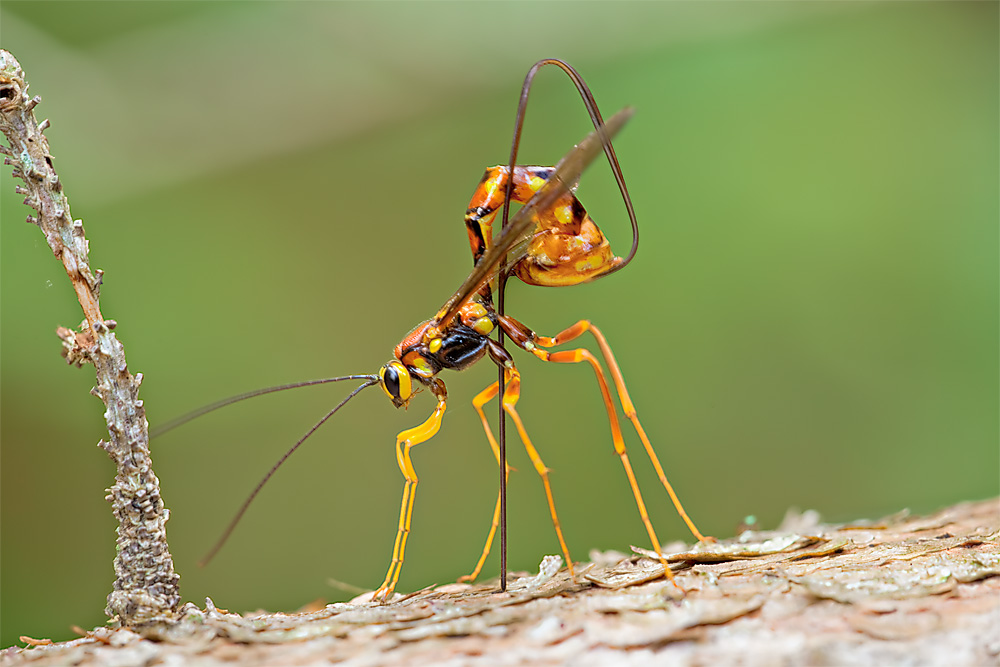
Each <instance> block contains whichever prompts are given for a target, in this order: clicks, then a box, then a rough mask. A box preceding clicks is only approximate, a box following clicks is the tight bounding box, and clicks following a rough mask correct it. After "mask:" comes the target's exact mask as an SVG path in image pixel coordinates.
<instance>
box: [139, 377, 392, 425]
mask: <svg viewBox="0 0 1000 667" xmlns="http://www.w3.org/2000/svg"><path fill="white" fill-rule="evenodd" d="M342 380H371V381H373V382H378V376H377V375H344V376H341V377H336V378H323V379H320V380H306V381H304V382H292V383H291V384H279V385H276V386H274V387H264V388H263V389H254V390H253V391H248V392H246V393H245V394H237V395H236V396H230V397H229V398H224V399H222V400H221V401H216V402H215V403H210V404H208V405H205V406H202V407H200V408H198V409H197V410H192V411H191V412H189V413H187V414H184V415H181V416H180V417H175V418H173V419H171V420H170V421H168V422H166V423H165V424H160V425H159V426H157V427H156V428H152V429H150V430H149V437H150V438H155V437H157V436H159V435H163V434H164V433H166V432H167V431H172V430H174V429H175V428H177V427H178V426H182V425H184V424H187V423H188V422H189V421H191V420H192V419H196V418H198V417H201V416H202V415H205V414H208V413H209V412H212V411H213V410H218V409H219V408H224V407H226V406H227V405H232V404H233V403H239V402H240V401H245V400H246V399H248V398H253V397H254V396H263V395H264V394H273V393H274V392H276V391H284V390H286V389H298V388H299V387H312V386H313V385H317V384H327V383H330V382H341V381H342Z"/></svg>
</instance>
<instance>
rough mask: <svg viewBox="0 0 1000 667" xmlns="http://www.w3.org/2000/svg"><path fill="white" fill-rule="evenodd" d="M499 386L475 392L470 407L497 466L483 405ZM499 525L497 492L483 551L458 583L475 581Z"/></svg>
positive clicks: (497, 455) (497, 448)
mask: <svg viewBox="0 0 1000 667" xmlns="http://www.w3.org/2000/svg"><path fill="white" fill-rule="evenodd" d="M499 386H500V385H499V383H497V382H494V383H493V384H491V385H490V386H489V387H487V388H486V389H484V390H482V391H481V392H479V393H478V394H476V397H475V398H473V399H472V407H474V408H475V409H476V412H477V413H479V419H480V421H482V423H483V431H485V432H486V439H487V440H488V441H489V443H490V449H491V450H493V457H494V458H495V459H496V460H497V465H498V466H499V465H500V446H499V445H497V441H496V438H494V437H493V430H492V429H491V428H490V423H489V422H488V421H487V420H486V413H485V412H483V406H484V405H486V404H487V403H489V402H490V401H492V400H493V399H494V398H495V397H496V395H497V392H498V391H499ZM511 470H513V468H511V467H510V466H509V465H508V466H507V468H506V470H505V471H504V475H506V476H507V477H510V471H511ZM499 525H500V494H499V492H498V493H497V503H496V506H495V507H494V508H493V523H492V524H491V525H490V532H489V535H487V537H486V545H485V546H484V547H483V553H482V555H481V556H480V557H479V562H477V563H476V568H475V569H474V570H473V571H472V573H471V574H466V575H464V576H461V577H459V578H458V581H459V582H460V583H461V582H468V581H475V580H476V577H478V576H479V573H480V572H481V571H482V569H483V564H484V563H486V558H487V556H489V555H490V548H491V547H492V545H493V538H494V537H496V533H497V526H499Z"/></svg>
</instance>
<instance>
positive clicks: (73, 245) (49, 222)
mask: <svg viewBox="0 0 1000 667" xmlns="http://www.w3.org/2000/svg"><path fill="white" fill-rule="evenodd" d="M27 89H28V86H27V85H26V84H25V82H24V72H23V71H22V70H21V66H20V64H19V63H18V62H17V60H16V59H15V58H14V56H12V55H11V54H10V53H9V52H8V51H4V50H0V130H2V131H3V133H4V135H5V136H6V137H7V141H8V142H9V143H10V147H9V148H8V147H6V146H0V152H2V153H3V154H4V155H5V156H6V157H5V159H4V162H5V163H6V164H9V165H12V166H13V168H14V169H13V175H14V177H15V178H20V179H22V180H23V181H24V182H25V186H24V187H22V186H16V187H15V191H16V192H17V193H18V194H23V195H25V200H24V203H25V204H27V205H28V206H30V207H31V208H33V209H35V211H36V212H37V213H38V217H37V218H36V217H34V216H30V215H29V216H28V222H30V223H32V224H35V225H38V226H39V227H40V228H41V230H42V233H43V234H44V235H45V240H46V241H47V242H48V244H49V247H50V248H52V252H53V253H54V254H55V256H56V258H58V259H59V260H60V261H61V262H62V263H63V266H64V267H65V268H66V273H67V275H68V276H69V279H70V281H71V282H72V283H73V289H74V290H75V291H76V295H77V298H78V299H79V301H80V306H81V307H82V308H83V313H84V316H85V318H86V320H85V323H84V325H83V326H81V331H80V332H73V331H70V330H69V329H65V328H63V327H59V329H58V330H57V333H58V335H59V337H60V338H62V339H63V347H64V349H63V355H64V356H65V357H66V360H67V362H69V363H72V364H76V365H77V366H80V365H82V364H84V363H93V364H94V367H95V369H96V372H97V386H96V387H94V389H93V390H92V393H93V394H94V395H95V396H97V397H98V398H100V399H101V400H102V401H104V404H105V406H107V411H106V412H105V413H104V417H105V419H106V420H107V423H108V433H109V434H110V440H109V441H104V440H102V441H101V442H100V443H99V445H100V447H102V448H103V449H104V450H105V451H106V452H107V453H108V456H110V457H111V460H112V461H114V462H115V466H116V468H117V473H116V475H115V483H114V485H113V486H112V487H111V488H110V489H109V490H108V496H107V500H109V501H110V502H111V505H112V508H113V510H114V514H115V517H116V518H117V519H118V544H117V549H116V555H115V563H114V566H115V576H116V578H115V583H114V590H113V591H112V592H111V594H110V595H108V606H107V609H106V610H105V611H106V612H107V614H108V615H109V616H116V615H117V616H118V618H119V619H120V621H121V622H122V623H124V624H126V625H129V624H134V623H141V622H143V621H146V620H149V619H152V618H154V617H156V616H158V615H160V614H164V613H166V612H169V611H172V610H173V609H175V608H176V607H177V604H178V602H179V600H180V595H179V592H178V586H177V581H178V579H179V577H178V575H177V574H176V573H175V572H174V564H173V560H172V558H171V557H170V550H169V549H168V547H167V533H166V526H165V524H166V522H167V519H168V518H169V511H168V510H167V509H166V508H165V507H164V506H163V500H162V499H161V498H160V483H159V480H158V479H157V478H156V475H155V474H153V462H152V460H151V458H150V455H149V436H148V433H147V423H146V413H145V410H144V409H143V405H142V401H141V400H139V385H140V384H141V383H142V374H141V373H138V374H136V375H135V376H133V375H132V374H131V373H129V371H128V367H127V365H126V363H125V349H124V348H123V347H122V344H121V343H120V342H119V341H118V339H117V337H116V336H115V334H114V333H113V332H112V329H114V328H115V322H114V320H105V319H104V317H103V316H102V315H101V308H100V302H99V301H98V296H99V292H100V285H101V271H100V270H97V271H96V272H92V271H91V269H90V262H89V260H88V248H89V246H88V243H87V239H86V237H85V236H84V231H83V223H82V222H81V221H80V220H73V218H72V216H71V215H70V211H69V202H68V201H67V200H66V195H65V194H64V193H63V188H62V183H61V182H60V181H59V176H58V175H57V174H56V172H55V169H54V168H53V166H52V157H51V155H50V153H49V146H48V141H47V140H46V138H45V136H44V135H43V134H42V132H43V131H44V130H45V129H46V128H47V127H48V126H49V122H48V121H47V120H46V121H42V123H40V124H39V123H37V122H36V121H35V117H34V113H33V112H32V110H33V109H34V107H35V105H37V104H38V102H39V101H40V98H38V97H34V98H29V97H28V94H27Z"/></svg>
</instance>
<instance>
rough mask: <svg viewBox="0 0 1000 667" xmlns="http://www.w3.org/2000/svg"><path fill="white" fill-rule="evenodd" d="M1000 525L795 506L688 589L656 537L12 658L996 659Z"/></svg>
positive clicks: (691, 564) (119, 632)
mask: <svg viewBox="0 0 1000 667" xmlns="http://www.w3.org/2000/svg"><path fill="white" fill-rule="evenodd" d="M998 538H1000V499H991V500H986V501H981V502H976V503H964V504H960V505H956V506H953V507H949V508H947V509H945V510H942V511H940V512H938V513H936V514H933V515H931V516H927V517H911V516H908V515H907V514H906V513H905V512H901V513H899V514H897V515H894V516H891V517H887V518H885V519H882V520H879V521H870V522H856V523H854V524H846V525H827V524H821V523H819V522H818V517H817V515H816V514H815V513H814V512H806V513H802V514H798V513H789V515H788V516H787V517H786V519H785V521H784V522H783V524H782V526H781V527H780V528H779V529H778V530H776V531H767V532H755V531H746V532H744V533H742V534H741V535H739V536H738V537H734V538H732V539H728V540H721V541H719V542H716V543H713V544H701V545H696V546H694V547H690V546H686V545H682V544H679V543H678V544H675V545H667V550H669V553H670V554H671V555H670V556H669V558H668V560H669V561H670V562H671V569H672V570H673V571H674V576H675V578H676V580H677V583H678V584H679V585H680V587H681V588H683V589H684V591H685V592H684V593H682V592H681V590H680V589H679V588H677V587H675V586H674V585H673V584H671V583H670V582H669V581H668V580H666V579H664V578H663V568H662V565H661V564H660V563H659V562H657V561H656V559H655V558H651V557H649V555H648V554H646V553H644V552H643V550H640V549H637V550H636V551H637V553H635V554H633V555H631V556H628V555H625V554H616V553H600V552H593V553H592V554H591V561H592V562H591V563H584V564H580V565H578V566H577V570H576V577H575V578H573V577H570V575H569V574H568V572H567V571H566V569H565V568H563V569H558V565H559V559H558V558H557V557H546V559H545V560H544V561H543V563H542V566H541V568H540V572H539V574H537V575H533V576H532V575H524V576H521V577H519V578H516V579H514V580H512V581H511V582H510V584H509V587H508V591H507V592H506V593H499V592H497V589H496V587H495V586H492V587H491V586H483V585H465V584H448V585H444V586H437V587H433V588H429V589H425V590H422V591H418V592H416V593H412V594H409V595H402V596H400V595H397V596H396V598H395V599H394V600H393V601H392V602H390V603H389V604H384V605H382V604H374V603H371V602H370V601H367V600H366V596H361V597H359V598H356V599H355V600H352V601H351V602H350V603H338V604H331V605H327V606H325V607H322V608H319V609H313V610H304V611H300V612H297V613H288V614H282V613H276V614H272V613H265V612H254V613H250V614H245V615H239V614H235V613H230V612H227V611H224V610H221V609H217V608H215V606H214V604H212V602H211V600H206V608H205V609H200V608H198V607H197V606H195V605H194V604H191V603H188V604H187V605H185V606H183V607H181V608H180V610H179V611H178V613H177V616H176V618H175V619H174V620H172V621H157V622H152V623H148V624H145V625H140V626H137V627H132V628H131V629H124V628H118V629H109V628H97V629H95V630H93V631H91V632H87V633H86V635H85V636H83V637H81V638H80V639H76V640H73V641H70V642H65V643H62V644H46V643H45V640H32V639H29V638H24V639H25V640H26V641H27V642H30V643H31V644H34V645H32V646H29V647H28V648H17V647H12V648H9V649H7V650H6V651H4V652H3V653H2V654H0V665H3V666H4V667H6V666H10V667H14V666H15V665H28V664H30V665H37V666H42V665H68V664H72V665H86V666H90V665H123V664H185V665H206V666H207V665H231V664H234V663H238V664H240V665H328V664H331V663H341V664H345V665H522V664H524V665H527V664H531V665H557V664H573V665H646V664H650V665H653V664H679V665H702V664H734V663H739V664H749V665H764V664H766V665H772V664H787V665H817V664H837V665H842V664H867V665H875V664H902V663H905V664H907V665H996V664H1000V577H997V576H996V575H998V574H1000V539H998ZM370 595H371V594H367V596H368V597H370ZM5 620H6V621H7V622H10V621H11V619H5Z"/></svg>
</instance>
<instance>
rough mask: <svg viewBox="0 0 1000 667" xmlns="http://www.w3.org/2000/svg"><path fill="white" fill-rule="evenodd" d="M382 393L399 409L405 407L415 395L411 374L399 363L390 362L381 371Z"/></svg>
mask: <svg viewBox="0 0 1000 667" xmlns="http://www.w3.org/2000/svg"><path fill="white" fill-rule="evenodd" d="M379 379H380V380H381V383H380V384H381V386H382V391H384V392H385V395H386V396H388V397H389V398H390V400H392V404H393V405H395V406H396V407H397V408H398V407H400V406H401V405H404V404H405V403H406V402H407V401H408V400H410V396H412V395H413V384H412V382H411V380H410V372H409V371H408V370H406V366H404V365H403V364H401V363H399V362H398V361H390V362H389V363H387V364H386V365H385V366H383V367H382V370H380V371H379Z"/></svg>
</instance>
